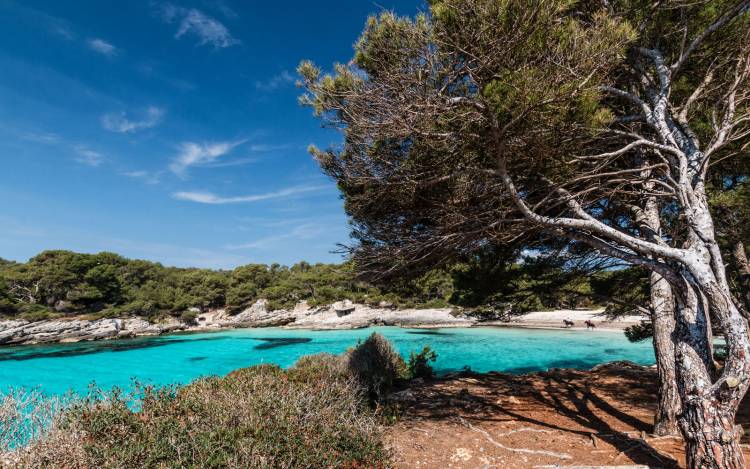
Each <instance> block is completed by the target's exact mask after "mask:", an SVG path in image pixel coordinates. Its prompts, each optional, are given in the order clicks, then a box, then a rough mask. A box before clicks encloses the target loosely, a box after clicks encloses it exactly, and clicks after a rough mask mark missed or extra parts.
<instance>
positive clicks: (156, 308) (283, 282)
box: [0, 251, 606, 320]
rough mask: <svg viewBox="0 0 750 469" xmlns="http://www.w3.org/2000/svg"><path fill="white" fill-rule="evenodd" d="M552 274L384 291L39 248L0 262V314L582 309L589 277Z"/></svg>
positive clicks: (351, 283) (461, 274)
mask: <svg viewBox="0 0 750 469" xmlns="http://www.w3.org/2000/svg"><path fill="white" fill-rule="evenodd" d="M561 273H562V268H561V267H559V266H550V265H548V264H547V263H540V262H534V261H533V260H531V259H527V260H526V261H525V262H524V263H521V264H510V265H501V266H498V265H497V264H494V263H486V262H484V261H480V260H478V259H475V260H472V261H467V262H463V263H456V264H454V265H453V266H451V267H450V268H445V269H439V270H431V271H428V272H426V273H424V274H420V275H418V276H416V277H414V278H410V279H402V280H399V281H391V282H390V283H389V284H388V285H387V286H383V285H374V284H372V283H366V282H363V281H361V280H358V279H357V277H356V276H355V274H354V268H353V265H352V264H351V263H344V264H308V263H306V262H300V263H298V264H295V265H293V266H291V267H286V266H281V265H278V264H273V265H270V266H269V265H263V264H249V265H244V266H241V267H237V268H236V269H234V270H208V269H188V268H175V267H165V266H163V265H161V264H158V263H154V262H148V261H143V260H130V259H126V258H124V257H122V256H119V255H117V254H112V253H107V252H104V253H99V254H79V253H74V252H70V251H46V252H43V253H41V254H39V255H37V256H36V257H34V258H32V259H31V260H29V261H28V262H26V263H15V262H8V261H2V262H0V314H2V315H4V316H6V317H23V318H26V319H31V320H37V319H42V318H47V317H54V316H56V315H74V314H87V315H89V316H90V317H114V316H127V315H138V316H143V317H146V318H149V319H152V320H157V319H159V318H160V317H162V316H164V315H175V316H179V315H181V314H183V313H185V312H186V311H187V310H188V309H189V308H193V307H195V308H199V309H202V310H206V309H210V308H220V307H226V308H228V309H229V310H230V311H239V310H241V308H243V307H245V306H248V305H250V304H252V303H253V302H255V301H256V300H257V299H259V298H264V299H267V300H268V301H269V302H270V305H271V307H273V308H282V307H291V306H293V305H294V304H296V303H297V302H299V301H302V300H306V301H307V302H308V303H310V304H311V305H318V304H328V303H332V302H335V301H339V300H342V299H350V300H352V301H355V302H361V303H369V304H380V303H381V302H386V303H388V304H393V305H396V306H399V307H414V306H434V307H438V306H449V305H455V306H462V307H468V308H473V309H477V310H479V311H489V312H497V311H502V312H506V311H508V310H510V311H511V312H522V311H528V310H533V309H544V308H555V307H561V306H565V307H572V306H585V305H590V304H591V302H592V299H591V298H593V297H595V296H592V295H593V292H592V290H591V285H590V284H589V281H588V280H587V279H586V278H584V277H581V276H571V275H561ZM605 275H606V274H605Z"/></svg>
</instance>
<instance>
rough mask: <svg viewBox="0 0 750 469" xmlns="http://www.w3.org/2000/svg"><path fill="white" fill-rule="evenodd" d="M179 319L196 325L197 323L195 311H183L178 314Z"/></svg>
mask: <svg viewBox="0 0 750 469" xmlns="http://www.w3.org/2000/svg"><path fill="white" fill-rule="evenodd" d="M180 320H181V321H182V322H184V323H185V324H190V325H196V324H198V313H196V312H195V311H184V312H183V313H182V314H181V315H180Z"/></svg>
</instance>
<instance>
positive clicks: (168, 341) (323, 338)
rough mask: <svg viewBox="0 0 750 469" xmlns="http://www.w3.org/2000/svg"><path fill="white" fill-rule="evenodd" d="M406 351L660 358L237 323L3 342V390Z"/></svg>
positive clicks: (470, 338) (479, 334)
mask: <svg viewBox="0 0 750 469" xmlns="http://www.w3.org/2000/svg"><path fill="white" fill-rule="evenodd" d="M375 331H377V332H380V333H382V334H383V335H385V336H386V337H388V338H389V339H391V340H392V341H393V342H394V343H395V345H396V347H397V348H398V350H399V352H401V353H402V354H403V355H404V356H408V354H409V352H410V351H419V350H421V349H422V347H424V346H425V345H429V346H430V347H432V348H433V349H434V350H435V351H436V352H437V354H438V360H437V362H436V363H435V368H436V370H437V371H438V372H448V371H451V370H459V369H461V368H463V367H464V366H468V367H471V369H472V370H474V371H493V370H494V371H504V372H510V373H522V372H528V371H536V370H546V369H548V368H555V367H570V368H590V367H592V366H594V365H597V364H599V363H603V362H607V361H612V360H631V361H634V362H636V363H641V364H652V363H653V362H654V355H653V349H652V347H651V345H650V343H649V342H644V343H641V344H631V343H629V342H628V341H627V339H626V338H625V337H624V335H623V334H622V333H620V332H594V331H562V330H559V331H558V330H533V329H510V328H471V329H463V328H462V329H437V330H425V329H401V328H396V327H376V328H368V329H357V330H347V331H307V330H285V329H275V328H266V329H236V330H229V331H222V332H211V333H199V334H174V335H168V336H160V337H149V338H139V339H131V340H117V341H102V342H86V343H79V344H59V345H45V346H20V347H3V348H0V390H6V389H8V388H9V387H16V388H17V387H25V388H35V389H38V390H41V391H42V392H44V393H45V394H49V395H61V394H65V393H66V392H67V391H69V390H72V391H74V392H78V393H82V392H85V391H86V390H87V388H88V386H89V384H90V383H92V382H95V384H96V385H97V386H99V387H102V388H105V389H109V388H111V387H112V386H119V387H123V388H128V387H129V386H130V384H131V382H132V379H133V378H135V379H138V380H139V381H141V382H146V383H152V384H156V385H164V384H172V383H187V382H190V381H192V380H194V379H195V378H198V377H200V376H206V375H225V374H227V373H228V372H230V371H232V370H234V369H237V368H242V367H246V366H250V365H256V364H259V363H275V364H278V365H281V366H284V367H285V366H289V365H291V364H293V363H294V362H295V361H296V360H297V359H298V358H299V357H301V356H302V355H309V354H313V353H318V352H330V353H341V352H343V351H344V350H346V349H347V348H348V347H351V346H352V345H355V344H356V343H357V341H358V340H359V339H364V338H365V337H367V336H368V335H369V334H371V333H372V332H375Z"/></svg>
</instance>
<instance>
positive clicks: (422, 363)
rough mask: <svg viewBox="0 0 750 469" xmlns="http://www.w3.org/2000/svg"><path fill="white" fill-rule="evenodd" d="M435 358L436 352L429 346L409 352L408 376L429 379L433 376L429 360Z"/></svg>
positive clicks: (433, 372)
mask: <svg viewBox="0 0 750 469" xmlns="http://www.w3.org/2000/svg"><path fill="white" fill-rule="evenodd" d="M435 360H437V353H435V351H434V350H432V349H431V348H430V347H425V348H423V349H422V351H421V352H419V353H414V352H411V353H410V354H409V365H408V368H409V376H410V377H411V378H422V379H431V378H433V377H434V376H435V371H434V370H433V369H432V366H430V362H434V361H435Z"/></svg>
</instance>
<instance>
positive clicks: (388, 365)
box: [345, 332, 408, 402]
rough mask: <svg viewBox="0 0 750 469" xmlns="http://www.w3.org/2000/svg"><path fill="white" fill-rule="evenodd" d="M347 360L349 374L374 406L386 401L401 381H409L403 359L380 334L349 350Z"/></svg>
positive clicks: (346, 355)
mask: <svg viewBox="0 0 750 469" xmlns="http://www.w3.org/2000/svg"><path fill="white" fill-rule="evenodd" d="M345 360H346V365H347V369H348V371H349V373H350V374H351V375H352V376H353V377H354V378H355V379H357V381H358V382H359V383H360V384H361V385H362V386H363V387H364V388H365V389H366V390H367V394H368V396H369V398H370V400H371V401H373V402H382V401H384V400H385V398H386V397H387V396H388V394H390V393H391V391H393V389H394V387H395V386H396V384H397V383H398V381H400V380H402V379H406V378H407V377H408V370H407V368H406V363H405V362H404V359H403V358H402V357H401V355H400V354H399V353H398V351H396V349H395V348H394V347H393V344H391V343H390V342H389V341H388V339H386V338H385V337H383V336H382V335H381V334H378V333H377V332H375V333H373V334H372V335H371V336H369V337H368V338H367V339H366V340H365V341H364V342H361V343H359V344H358V345H357V346H356V347H354V348H353V349H351V350H348V351H347V353H346V354H345Z"/></svg>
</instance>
